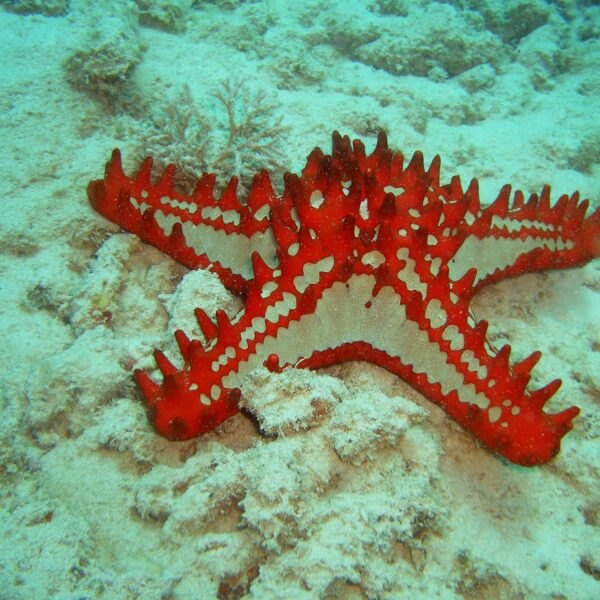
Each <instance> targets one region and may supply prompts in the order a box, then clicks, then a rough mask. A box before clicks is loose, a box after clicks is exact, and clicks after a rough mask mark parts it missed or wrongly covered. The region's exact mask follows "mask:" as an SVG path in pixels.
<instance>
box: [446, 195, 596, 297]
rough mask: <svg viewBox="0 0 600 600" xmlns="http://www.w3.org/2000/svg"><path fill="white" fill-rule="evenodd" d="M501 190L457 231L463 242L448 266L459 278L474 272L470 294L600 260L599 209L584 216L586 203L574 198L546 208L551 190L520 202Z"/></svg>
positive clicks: (471, 215)
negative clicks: (531, 274) (515, 279)
mask: <svg viewBox="0 0 600 600" xmlns="http://www.w3.org/2000/svg"><path fill="white" fill-rule="evenodd" d="M509 197H510V186H505V187H504V188H503V189H502V191H501V192H500V194H499V196H498V198H497V199H496V201H495V202H494V203H492V204H491V205H490V206H489V207H487V208H485V209H483V210H479V211H477V214H476V215H474V214H472V213H471V214H470V213H467V214H466V219H465V222H464V223H463V224H462V225H461V226H460V227H459V231H460V233H459V235H461V236H463V237H464V241H463V243H462V244H461V246H460V248H459V249H458V250H457V252H456V254H455V255H454V257H453V258H452V260H451V261H450V263H449V268H450V277H451V279H453V280H458V279H460V278H461V277H463V276H464V275H465V274H466V273H467V272H468V270H469V269H471V268H473V267H474V268H476V269H477V273H476V275H475V277H474V279H473V284H472V285H473V287H472V290H471V293H474V292H475V291H476V290H478V289H480V288H481V287H483V286H484V285H486V284H488V283H492V282H495V281H498V280H501V279H505V278H507V277H513V276H515V275H520V274H522V273H528V272H533V271H540V270H545V269H563V268H569V267H574V266H578V265H581V264H584V263H586V262H588V261H589V260H591V259H593V258H596V257H598V256H600V209H597V210H596V211H595V212H594V213H592V214H591V215H589V216H587V217H586V216H585V214H586V211H587V208H588V204H589V202H588V201H587V200H585V201H583V202H579V197H578V194H577V193H575V194H573V195H572V196H571V197H568V196H561V197H560V198H559V199H558V201H557V202H556V204H555V205H554V206H551V204H550V188H549V187H548V186H545V187H544V189H543V190H542V193H541V195H540V197H539V198H538V197H537V196H536V195H533V196H532V197H531V198H530V199H529V201H528V202H526V203H524V202H523V195H522V194H521V193H520V192H517V193H516V194H515V195H514V199H513V203H512V206H509Z"/></svg>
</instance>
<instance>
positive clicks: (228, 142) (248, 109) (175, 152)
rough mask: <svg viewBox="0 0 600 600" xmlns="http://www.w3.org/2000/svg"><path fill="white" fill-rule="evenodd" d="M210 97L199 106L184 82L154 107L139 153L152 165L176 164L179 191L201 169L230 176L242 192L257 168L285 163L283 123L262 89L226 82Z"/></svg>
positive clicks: (222, 178)
mask: <svg viewBox="0 0 600 600" xmlns="http://www.w3.org/2000/svg"><path fill="white" fill-rule="evenodd" d="M212 98H213V99H214V100H216V103H213V105H212V106H202V107H201V108H199V107H198V106H197V105H196V104H195V102H194V99H193V97H192V92H191V90H190V88H189V86H187V85H185V86H184V88H183V90H182V92H181V94H180V95H179V97H178V98H177V99H176V100H175V101H171V102H170V103H168V104H166V105H163V106H161V107H160V108H159V109H158V110H156V111H155V114H154V115H153V116H152V120H151V123H150V124H149V127H148V132H147V134H146V135H145V137H144V140H143V144H142V147H141V148H140V153H141V154H144V155H146V154H151V155H152V156H153V157H154V160H155V164H156V166H157V169H158V170H160V169H162V168H164V167H165V166H166V165H167V164H168V163H175V164H177V167H178V168H177V173H176V175H175V183H176V184H177V185H178V186H179V188H180V189H181V190H182V191H184V192H189V191H191V189H192V188H193V186H194V185H195V183H196V180H197V177H198V175H199V174H200V173H201V172H204V171H210V172H214V173H216V174H217V175H218V176H219V179H220V183H221V184H224V183H225V182H226V181H227V180H228V179H229V178H230V177H231V176H232V175H235V176H236V177H237V178H238V180H239V186H238V189H239V191H240V192H241V193H242V194H243V193H244V192H245V191H246V190H247V189H248V188H249V185H250V182H251V180H252V177H253V176H254V174H255V173H258V172H259V171H261V170H263V169H267V170H269V171H270V172H271V173H272V174H274V175H275V178H276V177H277V175H278V174H279V173H278V172H277V169H278V168H279V169H280V168H281V167H280V165H281V164H283V163H284V162H285V161H284V160H283V158H284V157H283V152H282V145H281V142H280V137H279V134H280V133H283V132H285V131H286V130H287V127H285V126H284V125H283V123H282V117H281V116H280V115H278V114H277V107H276V105H275V104H273V103H271V102H269V101H268V100H267V93H266V92H265V91H264V90H252V91H251V90H249V89H248V88H247V87H245V86H244V85H243V84H242V83H241V82H230V81H227V82H224V83H222V84H221V86H220V87H219V88H218V89H217V91H215V92H214V93H213V94H212ZM213 123H214V126H213V125H212V124H213Z"/></svg>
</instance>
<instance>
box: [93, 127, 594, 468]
mask: <svg viewBox="0 0 600 600" xmlns="http://www.w3.org/2000/svg"><path fill="white" fill-rule="evenodd" d="M151 172H152V159H151V158H147V159H146V160H145V161H144V163H143V164H142V167H141V169H140V171H139V173H138V174H137V175H136V176H135V177H132V178H130V177H128V176H126V175H125V173H124V172H123V169H122V166H121V158H120V153H119V151H118V150H114V151H113V154H112V158H111V160H110V162H109V163H108V164H107V167H106V174H105V177H104V179H101V180H96V181H92V182H91V183H90V184H89V187H88V196H89V199H90V202H91V204H92V206H93V207H94V208H95V209H96V210H97V211H99V212H100V213H101V214H103V215H104V216H105V217H107V218H108V219H110V220H111V221H113V222H115V223H117V224H118V225H120V226H121V227H123V228H124V229H126V230H128V231H130V232H133V233H135V234H137V235H138V236H139V237H140V238H141V239H142V240H144V241H146V242H148V243H149V244H152V245H154V246H156V247H157V248H159V249H161V250H162V251H164V252H165V253H167V254H168V255H170V256H171V257H173V258H174V259H175V260H177V261H180V262H181V263H183V264H184V265H187V266H188V267H190V268H194V269H195V268H207V267H208V268H210V269H211V270H212V271H214V272H215V273H217V274H218V276H219V277H220V279H221V281H222V282H223V284H224V285H225V286H226V287H227V288H228V289H230V290H231V291H233V292H235V293H236V294H238V295H240V296H241V297H242V298H243V299H244V302H245V306H244V308H243V309H242V310H241V311H240V312H239V313H238V314H237V315H236V316H235V317H234V318H233V319H230V318H229V317H228V316H227V314H226V313H225V311H223V310H219V311H217V313H216V321H214V320H213V319H211V318H210V317H209V316H208V315H207V314H206V313H204V312H203V311H202V310H200V309H199V308H196V310H195V314H196V317H197V320H198V323H199V326H200V328H201V330H202V333H203V335H204V338H205V340H204V341H201V340H199V339H190V338H189V337H188V336H187V335H186V334H185V333H184V332H183V331H181V330H178V331H176V332H175V337H176V340H177V343H178V346H179V348H180V350H181V354H182V356H183V361H184V364H183V367H182V368H178V367H176V366H175V365H173V364H172V363H171V362H170V361H169V359H167V357H166V356H165V355H164V354H163V353H162V352H161V351H159V350H156V351H155V353H154V356H155V359H156V363H157V365H158V368H159V370H160V371H161V372H162V375H163V380H162V383H156V382H155V381H153V380H152V379H151V378H150V377H149V376H148V375H147V374H145V373H144V372H142V371H140V370H136V371H135V378H136V380H137V383H138V384H139V387H140V389H141V391H142V394H143V396H144V398H145V400H146V405H147V412H148V415H149V418H150V420H151V422H152V423H153V424H154V427H155V428H156V430H157V431H158V433H160V434H161V435H163V436H165V437H167V438H169V439H172V440H184V439H189V438H191V437H193V436H196V435H199V434H201V433H203V432H206V431H208V430H211V429H213V428H214V427H216V426H217V425H218V424H219V423H221V422H223V421H224V420H225V419H228V418H229V417H231V416H232V415H234V414H235V413H237V412H238V411H239V406H238V401H239V399H240V394H241V391H240V390H241V389H242V388H243V382H244V377H245V375H246V374H248V373H249V372H250V371H251V370H252V369H254V368H255V367H257V366H258V365H261V364H264V365H266V366H267V368H269V369H270V370H272V371H275V372H279V371H281V370H282V369H284V368H286V367H287V366H289V365H294V366H295V367H299V368H318V367H323V366H327V365H332V364H335V363H339V362H341V361H348V360H360V361H369V362H371V363H374V364H376V365H379V366H381V367H383V368H385V369H387V370H388V371H391V372H392V373H395V374H396V375H398V376H399V377H401V378H402V379H404V380H405V381H406V382H408V383H409V384H410V385H412V386H413V387H414V388H416V389H417V390H418V391H420V392H421V393H422V394H423V395H425V396H426V397H427V398H429V399H430V400H432V401H433V402H435V403H436V404H438V405H439V406H441V407H442V408H443V409H444V410H445V411H446V412H447V413H448V414H449V415H450V417H452V418H453V419H454V420H455V421H457V422H458V423H459V424H460V425H461V426H462V427H463V428H464V429H466V430H468V431H469V432H471V433H472V434H473V435H474V436H476V437H477V438H478V439H479V440H481V441H482V442H483V443H484V444H485V445H486V446H487V447H488V448H490V449H491V450H492V451H494V452H496V453H497V454H500V455H502V456H503V457H505V458H506V459H508V460H509V461H512V462H514V463H517V464H520V465H526V466H531V465H536V464H540V463H543V462H545V461H548V460H549V459H551V458H552V457H553V456H555V455H556V454H557V453H558V451H559V449H560V442H561V438H562V437H563V436H564V435H565V434H566V433H567V432H568V431H569V430H570V429H571V428H572V420H573V418H574V417H575V416H576V415H577V414H578V412H579V409H578V408H577V407H571V408H568V409H566V410H564V411H562V412H560V413H558V414H550V413H546V412H544V410H543V407H544V404H545V403H546V402H547V401H548V399H549V398H550V397H551V396H553V395H554V394H555V392H556V391H557V389H558V388H559V386H560V380H554V381H552V382H550V383H549V384H548V385H546V386H545V387H543V388H541V389H538V390H535V391H534V390H530V389H528V387H527V386H528V382H529V380H530V378H531V371H532V369H533V367H534V366H535V364H536V363H537V362H538V360H539V359H540V356H541V354H540V352H534V353H533V354H531V356H529V357H528V358H526V359H525V360H523V361H521V362H519V363H517V364H512V365H511V363H510V361H509V355H510V352H511V349H510V346H508V345H505V346H503V347H502V348H500V349H499V350H496V349H495V348H494V347H493V346H492V344H491V343H490V342H489V341H488V340H487V339H486V331H487V322H485V321H476V320H475V318H474V316H473V314H472V312H471V310H470V308H469V304H470V301H471V298H472V297H473V295H474V294H475V293H476V292H477V291H478V290H479V289H481V288H482V287H483V286H485V285H488V284H490V283H492V282H495V281H499V280H501V279H504V278H506V277H512V276H515V275H519V274H521V273H526V272H532V271H540V270H544V269H557V268H568V267H574V266H577V265H582V264H584V263H586V262H588V261H590V260H592V259H593V258H596V257H598V256H600V210H596V211H595V212H594V213H593V214H592V215H590V216H588V217H587V218H586V217H585V213H586V210H587V207H588V201H583V202H580V201H579V195H578V194H577V193H575V194H573V195H572V196H570V197H569V196H566V195H563V196H560V198H559V199H558V201H557V202H556V203H555V204H554V206H552V205H551V203H550V189H549V187H548V186H544V188H543V189H542V191H541V194H540V195H539V196H538V195H536V194H533V195H531V196H530V197H529V198H528V199H527V200H526V199H525V197H524V195H523V193H522V192H520V191H516V192H514V194H511V187H510V186H508V185H506V186H504V187H503V188H502V189H501V190H500V193H499V195H498V197H497V198H496V199H495V200H494V201H493V202H492V203H491V204H490V205H489V206H487V207H483V206H482V205H481V203H480V199H479V192H478V184H477V180H476V179H473V180H472V181H471V183H470V184H469V186H468V187H467V189H466V190H463V187H462V185H461V182H460V179H459V177H456V176H455V177H453V178H452V179H451V180H450V183H449V184H446V185H441V184H440V158H439V156H436V157H435V158H434V159H433V161H432V163H431V164H430V166H429V168H427V169H426V168H425V166H424V162H423V156H422V154H421V153H420V152H416V153H415V154H414V155H413V156H412V158H411V160H410V161H409V162H408V164H406V165H405V161H404V157H403V155H402V154H401V153H400V152H393V151H392V150H390V148H389V147H388V144H387V138H386V135H385V133H383V132H381V133H380V134H379V136H378V140H377V145H376V148H375V150H374V151H373V152H372V154H370V155H367V154H366V152H365V148H364V145H363V144H362V143H361V142H360V141H359V140H355V141H354V142H352V143H351V142H350V139H349V138H348V137H341V136H340V135H339V134H338V133H337V132H334V133H333V150H332V154H331V155H330V156H327V155H325V154H324V153H323V152H322V151H321V150H320V149H319V148H315V149H314V150H313V151H312V153H311V154H310V155H309V157H308V159H307V163H306V166H305V167H304V170H303V171H302V174H301V175H300V176H297V175H292V174H290V173H287V174H286V175H285V176H284V191H283V194H282V195H281V196H277V194H276V193H275V192H274V190H273V187H272V185H271V182H270V179H269V175H268V174H267V172H266V171H263V172H261V173H259V174H257V175H255V177H254V180H253V184H252V187H251V189H250V191H249V194H248V197H247V198H246V199H244V201H241V200H240V199H238V197H237V194H236V185H237V179H236V178H235V177H233V178H232V179H231V181H230V182H229V184H228V185H227V187H226V188H225V190H224V191H223V193H222V194H221V196H220V198H218V199H217V198H215V195H214V194H213V190H214V184H215V176H214V175H210V174H204V175H202V177H201V178H200V179H199V180H198V182H197V185H196V187H195V189H194V191H193V192H192V193H191V194H190V195H189V196H186V195H183V194H181V193H178V192H177V191H176V190H175V189H174V184H173V181H174V174H175V166H174V165H169V166H168V167H167V168H166V170H165V171H164V173H163V174H162V176H161V177H160V179H159V180H158V181H157V182H155V183H153V181H152V179H151Z"/></svg>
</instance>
